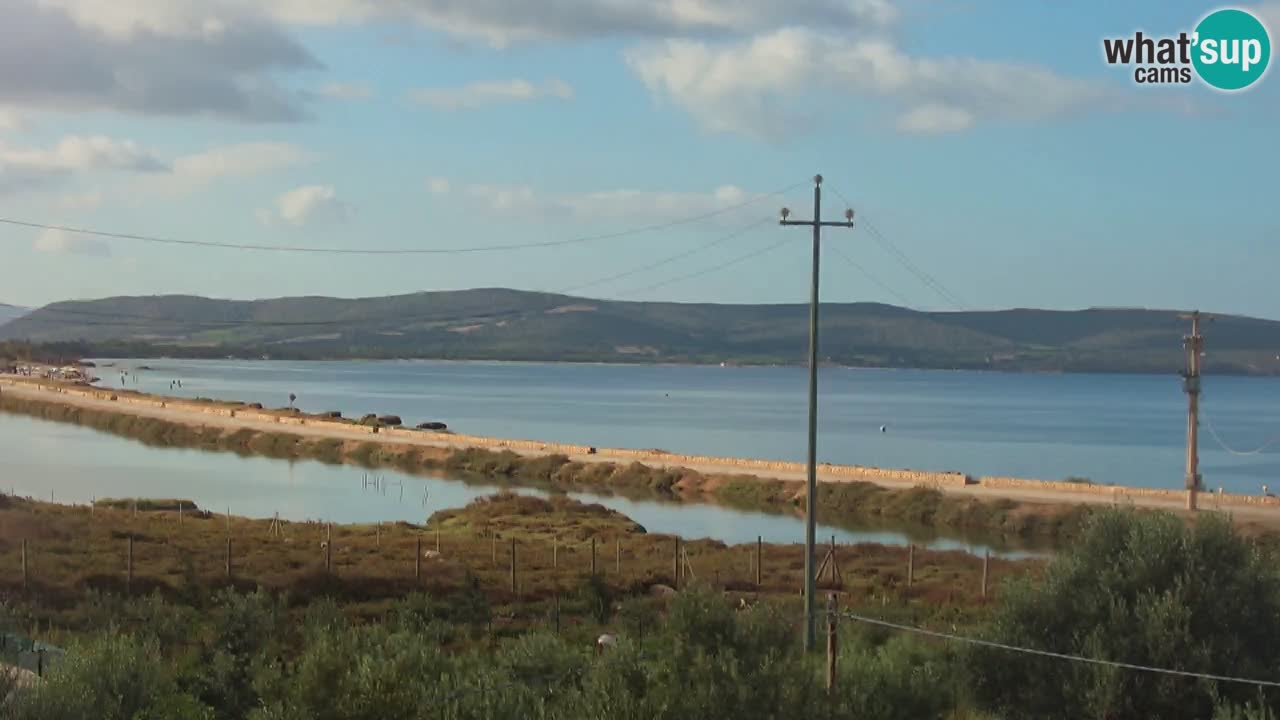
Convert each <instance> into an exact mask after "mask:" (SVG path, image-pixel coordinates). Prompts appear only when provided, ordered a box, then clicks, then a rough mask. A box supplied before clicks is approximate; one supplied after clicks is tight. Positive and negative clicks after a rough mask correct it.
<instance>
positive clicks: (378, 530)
mask: <svg viewBox="0 0 1280 720" xmlns="http://www.w3.org/2000/svg"><path fill="white" fill-rule="evenodd" d="M373 544H374V547H382V523H381V522H379V523H378V524H377V525H374V526H373Z"/></svg>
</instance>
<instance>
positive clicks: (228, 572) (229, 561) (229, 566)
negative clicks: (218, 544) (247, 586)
mask: <svg viewBox="0 0 1280 720" xmlns="http://www.w3.org/2000/svg"><path fill="white" fill-rule="evenodd" d="M227 579H228V580H230V579H231V538H227Z"/></svg>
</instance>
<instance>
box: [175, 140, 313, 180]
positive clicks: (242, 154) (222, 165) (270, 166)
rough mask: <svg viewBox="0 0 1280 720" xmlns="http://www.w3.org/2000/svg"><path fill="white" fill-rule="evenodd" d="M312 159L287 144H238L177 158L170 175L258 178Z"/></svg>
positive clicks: (302, 150)
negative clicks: (257, 176) (248, 176)
mask: <svg viewBox="0 0 1280 720" xmlns="http://www.w3.org/2000/svg"><path fill="white" fill-rule="evenodd" d="M311 159H312V155H311V153H309V152H307V151H306V150H304V149H303V148H301V147H299V146H297V145H293V144H290V143H281V142H258V143H241V144H239V145H224V146H222V147H216V148H213V149H210V150H206V151H204V152H199V153H194V154H192V155H185V156H183V157H180V158H178V159H177V160H174V162H173V172H174V174H175V175H178V176H180V177H189V178H217V177H234V176H247V175H261V174H263V173H267V172H272V171H275V170H281V169H283V168H288V167H294V166H296V165H301V164H303V163H305V162H309V161H310V160H311Z"/></svg>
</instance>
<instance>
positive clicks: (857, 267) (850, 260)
mask: <svg viewBox="0 0 1280 720" xmlns="http://www.w3.org/2000/svg"><path fill="white" fill-rule="evenodd" d="M823 247H824V248H831V249H832V250H834V251H835V253H836V255H838V256H839V257H840V259H841V260H844V261H845V262H846V263H848V264H849V265H852V266H853V269H854V270H857V271H858V272H860V273H862V276H863V277H865V278H866V279H868V280H870V281H871V282H873V283H875V284H876V286H878V287H879V288H880V289H881V290H884V291H885V292H887V293H889V294H890V295H892V296H893V297H894V298H896V299H897V300H898V302H900V303H902V305H903V307H907V308H910V307H911V301H910V300H908V299H906V298H905V297H903V296H902V293H899V292H898V291H897V290H894V289H893V288H892V287H890V286H889V285H888V284H887V283H885V282H883V281H882V280H881V279H880V278H878V277H876V276H875V275H873V274H872V273H871V271H870V270H867V269H866V268H865V267H863V266H862V264H861V263H859V262H858V261H856V260H854V259H853V258H851V257H849V254H848V253H846V252H845V251H844V250H841V249H840V246H839V245H824V246H823Z"/></svg>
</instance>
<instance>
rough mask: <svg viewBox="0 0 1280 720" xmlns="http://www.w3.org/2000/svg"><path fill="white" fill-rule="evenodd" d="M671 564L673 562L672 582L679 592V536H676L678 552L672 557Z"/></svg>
mask: <svg viewBox="0 0 1280 720" xmlns="http://www.w3.org/2000/svg"><path fill="white" fill-rule="evenodd" d="M671 562H672V568H671V570H672V572H671V574H672V578H671V582H674V583H675V584H676V587H675V589H676V590H679V589H680V536H679V535H677V536H676V552H675V555H674V556H673V557H672V559H671Z"/></svg>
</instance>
